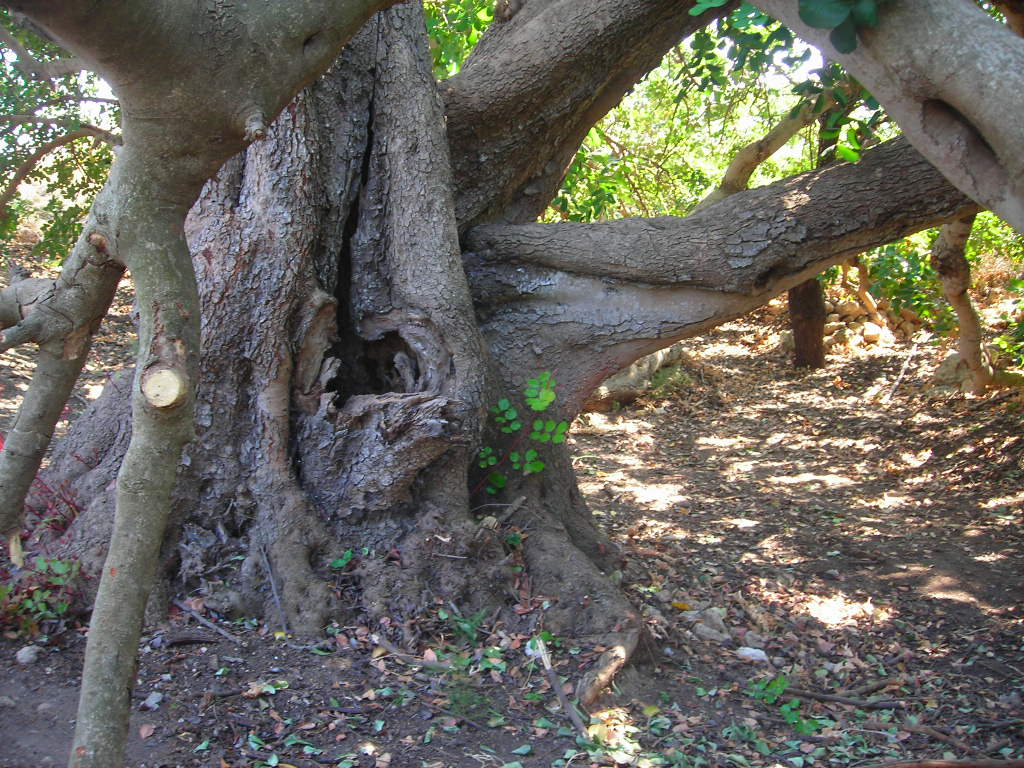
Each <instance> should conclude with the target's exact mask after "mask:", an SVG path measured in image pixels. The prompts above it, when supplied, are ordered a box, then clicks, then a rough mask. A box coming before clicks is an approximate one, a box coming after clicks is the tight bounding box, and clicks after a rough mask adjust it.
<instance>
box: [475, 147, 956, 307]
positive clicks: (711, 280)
mask: <svg viewBox="0 0 1024 768" xmlns="http://www.w3.org/2000/svg"><path fill="white" fill-rule="evenodd" d="M966 204H967V201H966V200H965V199H964V197H963V195H962V194H960V193H959V192H957V191H956V190H954V189H953V188H952V187H950V185H949V184H948V183H947V182H946V180H945V179H944V178H943V177H942V176H941V175H940V174H939V173H938V172H937V171H935V169H934V168H932V166H931V165H929V164H928V163H927V162H926V161H925V160H924V159H923V158H922V157H921V156H920V155H919V154H918V153H917V152H916V151H914V150H913V149H912V148H911V147H910V146H909V145H907V143H906V142H905V141H903V140H895V141H891V142H888V143H887V144H884V145H882V146H880V147H877V148H875V149H873V150H870V151H868V152H866V153H865V154H864V158H863V160H862V161H861V162H860V163H859V164H857V165H851V164H841V165H838V166H833V167H829V168H826V169H822V170H817V171H810V172H808V173H803V174H800V175H798V176H794V177H791V178H789V179H785V180H783V181H779V182H776V183H775V184H771V185H768V186H765V187H759V188H757V189H753V190H745V191H742V192H738V193H736V194H734V195H731V196H730V197H729V198H727V199H725V200H723V201H721V202H719V203H717V204H715V205H713V206H709V207H708V208H706V209H704V210H703V211H701V212H700V213H698V214H695V215H692V216H688V217H686V218H673V217H662V218H656V219H622V220H620V221H614V222H606V223H597V224H575V223H561V224H521V225H497V224H495V225H484V226H480V227H476V228H474V229H472V230H470V232H469V233H468V234H467V236H466V238H465V245H466V248H467V250H469V251H473V252H475V254H476V255H477V258H479V259H482V260H483V261H484V262H486V263H488V264H494V265H497V264H501V263H509V264H531V265H535V266H543V267H547V268H550V269H558V270H563V271H566V272H572V273H576V274H586V275H592V276H595V277H603V278H611V279H618V280H634V281H642V282H645V283H650V284H653V285H674V286H679V285H688V286H693V287H697V288H702V289H707V290H713V291H725V292H730V293H751V292H756V291H760V290H762V289H763V288H764V286H766V285H767V284H768V283H769V282H771V281H773V280H775V279H777V278H778V277H779V276H781V275H784V274H788V273H791V272H794V271H799V270H802V269H803V268H804V267H806V266H808V265H810V264H812V263H814V262H815V261H817V260H820V259H823V258H831V257H834V256H838V255H840V254H845V255H847V256H849V255H851V254H854V253H859V252H861V251H863V250H865V249H867V248H870V247H872V246H873V245H877V244H882V243H887V242H892V241H894V240H897V239H899V238H900V237H903V236H904V235H905V234H907V233H909V232H914V231H917V230H920V229H924V228H926V227H929V226H932V225H934V224H936V223H939V222H942V221H944V220H946V219H948V218H949V217H950V216H952V215H954V214H955V213H956V212H957V211H959V210H961V209H963V208H964V207H965V205H966Z"/></svg>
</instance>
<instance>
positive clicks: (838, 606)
mask: <svg viewBox="0 0 1024 768" xmlns="http://www.w3.org/2000/svg"><path fill="white" fill-rule="evenodd" d="M804 610H806V611H807V613H809V614H810V615H811V616H813V617H814V618H816V619H817V620H818V621H820V622H821V623H822V624H824V625H825V626H827V627H849V626H853V625H855V624H857V623H858V622H859V621H861V620H864V619H869V620H871V621H888V620H889V619H890V618H892V616H893V611H892V609H891V608H880V607H879V606H876V605H874V604H873V603H872V602H871V598H868V599H867V600H864V601H857V600H852V599H850V598H848V597H846V596H844V595H841V594H834V595H830V596H828V597H820V596H818V595H813V596H811V597H810V598H808V599H807V601H806V602H805V603H804Z"/></svg>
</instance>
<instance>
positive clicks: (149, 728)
mask: <svg viewBox="0 0 1024 768" xmlns="http://www.w3.org/2000/svg"><path fill="white" fill-rule="evenodd" d="M154 733H156V726H155V725H153V724H152V723H143V724H142V725H140V726H139V738H140V739H148V738H149V737H150V736H152V735H153V734H154Z"/></svg>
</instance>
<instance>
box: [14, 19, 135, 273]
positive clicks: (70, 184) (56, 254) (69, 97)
mask: <svg viewBox="0 0 1024 768" xmlns="http://www.w3.org/2000/svg"><path fill="white" fill-rule="evenodd" d="M0 24H2V25H3V26H4V28H5V29H6V30H7V31H8V32H9V33H10V34H12V35H14V36H15V37H16V38H17V39H18V40H19V42H20V43H21V44H22V45H23V46H25V48H26V49H27V50H28V51H29V53H31V54H32V56H34V57H35V58H36V59H37V60H39V61H41V62H47V61H52V60H55V59H59V58H62V57H65V56H67V53H66V52H65V51H62V50H61V49H60V48H59V47H57V46H56V45H54V44H52V43H50V42H48V41H46V40H43V39H41V38H39V37H37V36H35V35H34V34H32V33H31V32H28V31H26V30H25V29H23V28H21V27H20V26H18V25H16V24H14V23H13V21H12V20H11V17H10V13H9V11H7V10H6V9H0ZM0 69H2V76H3V81H4V87H3V88H0V114H4V115H19V116H22V118H23V121H12V122H4V123H2V124H0V177H3V178H5V179H11V178H13V177H14V175H15V174H16V173H17V172H18V171H19V170H20V169H21V168H23V167H24V166H26V164H27V163H28V162H29V161H30V160H31V159H32V158H33V157H34V156H36V155H37V154H39V153H40V152H42V151H43V150H44V149H46V148H47V147H48V146H49V145H53V144H54V143H55V142H58V141H59V140H60V139H61V138H63V137H64V136H66V135H67V134H69V133H70V132H72V131H75V130H77V129H78V128H80V127H81V126H82V124H84V123H89V124H93V125H96V126H98V127H100V128H103V129H106V130H112V129H114V128H115V127H116V126H117V125H118V123H119V121H120V110H119V108H118V106H117V105H116V104H112V103H109V101H108V100H106V99H103V98H101V96H100V94H101V81H100V80H99V78H98V77H97V76H96V75H94V74H91V73H86V72H83V73H77V74H69V75H62V76H59V77H54V78H52V79H50V80H49V81H45V80H39V79H36V78H33V77H30V76H27V75H25V74H24V73H23V72H22V71H21V70H19V69H18V68H17V67H16V66H15V65H14V62H13V59H12V58H8V57H0ZM112 161H113V152H112V151H111V149H110V147H109V146H108V145H107V144H105V143H103V142H101V141H99V140H94V139H90V138H80V139H77V140H75V141H73V142H71V143H67V144H63V145H62V146H58V147H56V148H55V149H53V150H52V151H50V152H48V153H45V154H43V155H42V156H41V158H40V159H39V160H38V162H37V164H36V165H35V166H34V167H33V169H32V170H31V171H30V172H29V173H28V175H27V176H26V178H25V180H24V181H23V182H22V184H21V188H20V189H19V196H16V197H15V198H14V200H13V201H12V204H11V205H9V206H8V208H7V210H6V211H0V241H10V240H11V239H13V237H14V236H15V234H16V233H17V231H18V229H19V227H20V226H21V225H23V224H31V225H32V226H33V227H34V228H38V229H39V231H40V233H41V236H42V237H41V240H40V241H39V242H37V243H36V244H35V245H34V246H33V251H34V252H36V253H42V254H45V255H47V256H48V257H49V259H48V260H49V261H50V262H51V263H59V262H60V261H61V260H63V258H64V257H65V256H66V255H67V253H68V252H69V251H70V250H71V248H72V247H73V245H74V243H75V241H76V240H77V238H78V234H79V232H80V230H81V226H82V222H83V221H84V219H85V216H86V214H87V212H88V209H89V206H90V204H91V202H92V198H93V197H95V195H96V193H97V192H99V190H100V188H101V187H102V186H103V183H104V182H105V181H106V178H107V175H108V173H109V170H110V165H111V163H112ZM29 185H32V186H34V188H35V190H36V192H37V193H38V197H33V196H24V195H25V193H24V190H25V189H27V188H28V186H29ZM40 201H45V202H40Z"/></svg>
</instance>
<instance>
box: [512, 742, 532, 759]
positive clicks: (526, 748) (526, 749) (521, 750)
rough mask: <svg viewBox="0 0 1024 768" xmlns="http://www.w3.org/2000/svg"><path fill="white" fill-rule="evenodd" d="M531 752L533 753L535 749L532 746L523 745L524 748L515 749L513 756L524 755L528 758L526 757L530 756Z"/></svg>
mask: <svg viewBox="0 0 1024 768" xmlns="http://www.w3.org/2000/svg"><path fill="white" fill-rule="evenodd" d="M531 752H533V747H532V746H530V745H529V744H523V746H521V747H516V748H515V749H513V750H512V754H513V755H523V756H526V755H528V754H530V753H531Z"/></svg>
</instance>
